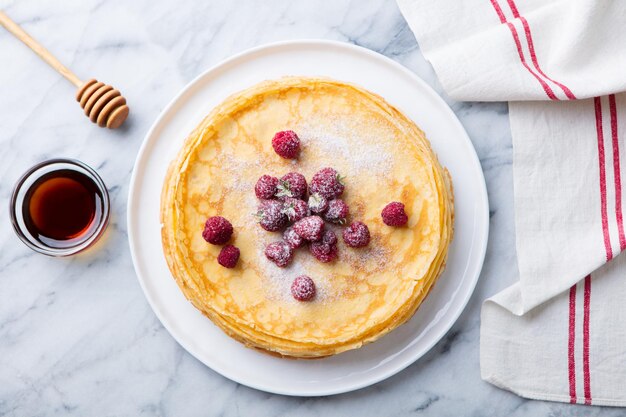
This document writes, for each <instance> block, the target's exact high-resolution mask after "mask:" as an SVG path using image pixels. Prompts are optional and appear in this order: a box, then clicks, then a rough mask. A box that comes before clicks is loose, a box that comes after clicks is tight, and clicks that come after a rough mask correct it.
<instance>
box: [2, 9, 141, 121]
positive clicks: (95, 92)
mask: <svg viewBox="0 0 626 417" xmlns="http://www.w3.org/2000/svg"><path fill="white" fill-rule="evenodd" d="M0 24H1V25H2V26H4V28H5V29H6V30H8V31H9V32H11V33H12V34H13V35H14V36H15V37H16V38H17V39H19V40H21V41H22V42H24V43H25V44H26V46H28V47H29V48H30V49H32V50H33V52H35V53H36V54H37V55H39V57H40V58H42V59H43V60H44V61H46V62H47V63H48V65H50V66H51V67H52V68H54V69H55V70H57V71H58V72H59V73H60V74H61V75H62V76H64V77H65V78H66V79H67V80H68V81H69V82H71V83H72V84H74V85H75V86H76V87H77V88H78V92H77V93H76V101H78V102H79V103H80V106H81V107H82V108H83V110H84V111H85V115H86V116H87V117H89V119H90V120H91V121H92V122H94V123H97V124H98V126H100V127H104V126H106V127H108V128H109V129H116V128H118V127H120V126H121V125H122V123H124V120H126V118H127V117H128V112H129V109H128V106H127V105H126V99H125V98H124V97H122V95H121V93H120V92H119V91H118V90H116V89H115V88H113V87H111V86H110V85H106V84H104V83H101V82H100V81H97V80H95V79H93V78H92V79H90V80H88V81H85V82H83V81H81V80H80V79H79V78H78V77H77V76H76V75H75V74H74V73H73V72H72V71H70V70H69V69H68V68H67V67H65V66H64V65H63V64H61V62H59V60H58V59H56V58H55V57H54V56H53V55H52V54H51V53H50V52H49V51H48V50H47V49H46V48H44V47H43V46H42V45H41V44H39V43H38V42H37V41H36V40H34V39H33V38H32V37H31V36H30V35H29V34H28V33H26V32H25V31H24V29H22V28H21V27H20V26H19V25H18V24H17V23H15V22H14V21H13V20H11V19H10V18H9V16H7V15H6V14H4V13H3V12H2V11H0Z"/></svg>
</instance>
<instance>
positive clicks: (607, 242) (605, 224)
mask: <svg viewBox="0 0 626 417" xmlns="http://www.w3.org/2000/svg"><path fill="white" fill-rule="evenodd" d="M593 103H594V107H595V111H596V133H597V136H598V164H599V168H600V208H601V211H602V213H601V214H602V234H603V235H604V249H605V251H606V260H607V262H608V261H610V260H611V259H613V250H612V249H611V238H610V236H609V218H608V215H607V203H606V172H605V156H604V133H603V131H602V103H601V102H600V97H595V98H594V99H593Z"/></svg>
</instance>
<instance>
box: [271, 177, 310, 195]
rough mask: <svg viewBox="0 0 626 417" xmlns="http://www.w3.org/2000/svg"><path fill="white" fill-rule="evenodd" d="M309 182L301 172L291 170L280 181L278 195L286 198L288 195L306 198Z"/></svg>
mask: <svg viewBox="0 0 626 417" xmlns="http://www.w3.org/2000/svg"><path fill="white" fill-rule="evenodd" d="M306 189H307V183H306V178H304V175H302V174H300V173H299V172H290V173H289V174H286V175H283V177H282V178H281V179H280V180H279V181H278V192H277V193H276V197H278V198H281V199H284V198H288V197H292V198H299V199H300V200H304V198H305V197H306Z"/></svg>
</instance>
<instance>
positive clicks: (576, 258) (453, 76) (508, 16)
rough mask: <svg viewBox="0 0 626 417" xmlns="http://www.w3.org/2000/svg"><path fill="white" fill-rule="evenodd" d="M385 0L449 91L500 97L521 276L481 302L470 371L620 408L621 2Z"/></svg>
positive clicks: (624, 53)
mask: <svg viewBox="0 0 626 417" xmlns="http://www.w3.org/2000/svg"><path fill="white" fill-rule="evenodd" d="M398 4H399V6H400V9H401V11H402V13H403V14H404V16H405V17H406V19H407V21H408V22H409V26H410V27H411V29H412V30H413V32H414V33H415V36H416V38H417V40H418V42H419V44H420V47H421V50H422V52H423V54H424V56H425V57H426V58H427V59H428V60H429V61H430V62H431V63H432V65H433V67H434V69H435V71H436V73H437V75H438V77H439V79H440V81H441V83H442V85H443V87H444V88H445V90H446V92H447V93H448V94H449V95H450V96H451V97H453V98H455V99H457V100H477V101H489V100H499V101H510V103H509V112H510V121H511V130H512V136H513V149H514V158H513V172H514V174H513V177H514V198H515V227H516V245H517V258H518V265H519V278H520V279H519V282H517V283H516V284H514V285H513V286H511V287H509V288H507V289H506V290H504V291H502V292H501V293H499V294H497V295H495V296H494V297H492V298H491V299H489V300H487V301H486V302H485V304H484V305H483V311H482V323H481V373H482V376H483V378H484V379H485V380H487V381H489V382H491V383H493V384H495V385H497V386H499V387H501V388H505V389H508V390H511V391H513V392H515V393H517V394H519V395H522V396H525V397H528V398H536V399H546V400H555V401H568V402H577V403H584V404H602V405H614V406H615V405H621V406H626V303H624V301H623V300H626V265H623V264H624V263H626V260H625V259H623V258H624V257H626V254H624V255H622V256H618V255H619V254H620V252H621V251H622V250H623V249H625V248H626V237H625V233H624V220H623V210H622V208H623V207H624V194H625V192H624V190H623V187H622V182H623V179H622V177H623V175H622V172H621V171H622V168H623V167H624V166H626V160H625V159H624V157H625V155H626V149H624V148H625V147H626V144H625V143H624V139H625V138H626V135H625V133H624V132H626V94H624V93H623V92H624V91H626V2H623V1H619V0H616V1H596V0H593V1H592V0H577V1H574V2H572V1H546V0H541V1H539V0H527V1H521V0H465V1H462V2H460V1H458V0H438V1H436V2H427V1H422V0H398ZM453 180H454V179H453ZM613 258H618V259H617V260H615V261H614V262H612V263H607V262H608V261H611V260H612V259H613Z"/></svg>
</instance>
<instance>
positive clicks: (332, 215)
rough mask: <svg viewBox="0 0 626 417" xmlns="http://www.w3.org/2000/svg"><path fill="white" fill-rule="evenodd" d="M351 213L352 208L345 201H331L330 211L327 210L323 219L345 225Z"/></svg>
mask: <svg viewBox="0 0 626 417" xmlns="http://www.w3.org/2000/svg"><path fill="white" fill-rule="evenodd" d="M349 213H350V208H349V207H348V205H347V204H346V203H345V202H344V201H343V200H339V199H337V200H330V201H329V202H328V210H326V213H324V216H323V217H324V220H326V221H328V222H331V223H337V224H344V223H345V222H346V217H348V214H349Z"/></svg>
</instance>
